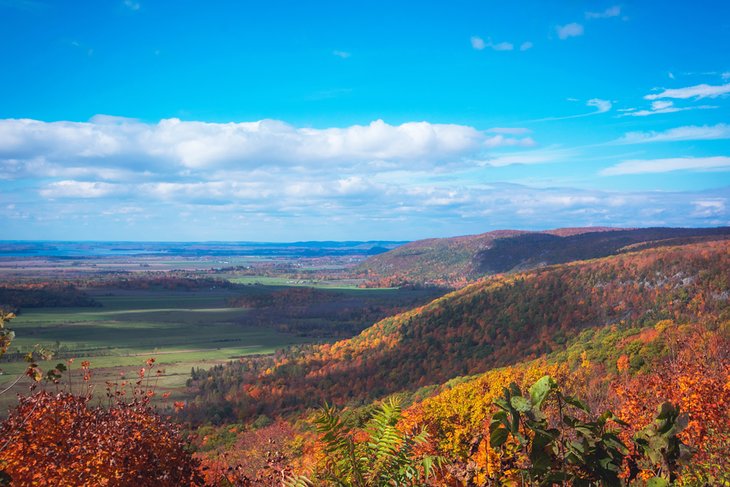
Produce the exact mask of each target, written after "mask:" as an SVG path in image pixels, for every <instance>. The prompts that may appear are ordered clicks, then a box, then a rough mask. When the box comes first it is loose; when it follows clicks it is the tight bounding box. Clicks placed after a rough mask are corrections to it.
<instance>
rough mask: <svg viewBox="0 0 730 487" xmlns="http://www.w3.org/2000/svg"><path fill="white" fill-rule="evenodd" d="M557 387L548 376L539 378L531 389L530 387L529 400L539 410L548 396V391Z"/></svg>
mask: <svg viewBox="0 0 730 487" xmlns="http://www.w3.org/2000/svg"><path fill="white" fill-rule="evenodd" d="M557 385H558V384H557V383H556V382H555V380H554V379H553V378H552V377H550V376H549V375H546V376H544V377H542V378H540V379H539V380H538V381H537V382H535V383H534V384H533V385H532V387H530V399H531V400H532V404H533V405H534V406H535V407H536V408H538V409H539V408H540V407H541V406H542V403H543V402H544V401H545V399H546V398H547V397H548V394H550V391H552V390H553V389H555V388H556V387H557Z"/></svg>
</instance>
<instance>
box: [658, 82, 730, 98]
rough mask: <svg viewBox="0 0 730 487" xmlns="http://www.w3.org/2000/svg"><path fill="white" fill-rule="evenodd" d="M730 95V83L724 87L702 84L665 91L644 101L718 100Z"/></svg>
mask: <svg viewBox="0 0 730 487" xmlns="http://www.w3.org/2000/svg"><path fill="white" fill-rule="evenodd" d="M728 93H730V83H728V84H724V85H707V84H701V85H695V86H688V87H686V88H674V89H665V90H663V91H661V92H660V93H653V94H650V95H646V96H645V97H644V99H645V100H658V99H661V98H675V99H680V100H686V99H688V98H694V99H696V100H699V99H702V98H717V97H718V96H723V95H727V94H728Z"/></svg>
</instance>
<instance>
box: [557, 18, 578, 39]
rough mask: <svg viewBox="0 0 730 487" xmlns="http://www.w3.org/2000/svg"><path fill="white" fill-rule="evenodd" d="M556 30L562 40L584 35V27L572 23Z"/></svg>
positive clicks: (560, 26)
mask: <svg viewBox="0 0 730 487" xmlns="http://www.w3.org/2000/svg"><path fill="white" fill-rule="evenodd" d="M555 30H556V32H557V33H558V37H559V38H560V39H561V40H565V39H568V38H570V37H578V36H582V35H583V26H582V25H581V24H578V23H576V22H572V23H570V24H566V25H559V26H557V27H556V28H555Z"/></svg>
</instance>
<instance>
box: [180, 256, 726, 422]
mask: <svg viewBox="0 0 730 487" xmlns="http://www.w3.org/2000/svg"><path fill="white" fill-rule="evenodd" d="M729 280H730V243H729V242H710V243H702V244H693V245H685V246H679V247H666V248H659V249H650V250H644V251H641V252H636V253H628V254H623V255H618V256H612V257H608V258H603V259H598V260H593V261H586V262H578V263H572V264H565V265H558V266H554V267H548V268H542V269H538V270H533V271H530V272H525V273H521V274H515V275H510V276H497V277H494V278H489V279H485V280H482V281H479V282H477V283H475V284H472V285H470V286H467V287H465V288H463V289H461V290H459V291H455V292H453V293H451V294H448V295H446V296H444V297H442V298H439V299H437V300H435V301H433V302H431V303H429V304H428V305H426V306H423V307H420V308H417V309H414V310H411V311H409V312H406V313H402V314H399V315H397V316H394V317H391V318H386V319H384V320H382V321H380V322H379V323H377V324H375V325H374V326H372V327H370V328H368V329H367V330H365V331H364V332H363V333H361V334H360V335H358V336H357V337H355V338H352V339H349V340H343V341H340V342H337V343H335V344H332V345H329V344H328V345H320V346H316V347H312V348H310V349H306V350H301V351H298V352H289V353H286V354H281V355H279V356H278V357H276V358H275V359H274V360H272V361H271V362H269V363H266V364H265V365H263V366H262V365H261V362H255V361H254V360H242V361H240V362H237V363H233V364H230V365H228V366H226V367H219V368H216V369H213V370H211V371H210V372H208V373H205V374H203V375H201V376H199V377H197V378H196V379H197V380H194V381H193V386H194V388H195V389H196V390H197V392H198V393H199V398H200V406H201V407H205V408H210V407H211V403H217V404H218V407H219V408H220V409H219V414H221V415H224V416H225V415H231V416H235V417H238V418H246V417H251V416H252V415H255V414H261V413H267V414H281V413H283V412H286V411H293V410H300V409H301V408H303V407H307V406H316V405H319V404H321V403H322V402H323V401H324V400H328V401H334V402H337V403H345V402H348V401H356V402H360V401H368V400H372V399H375V398H379V397H383V396H385V395H387V394H390V393H393V392H397V391H402V390H415V389H417V388H419V387H421V386H426V385H429V384H440V383H443V382H445V381H446V380H449V379H451V378H453V377H455V376H458V375H466V374H475V373H480V372H484V371H486V370H489V369H490V368H493V367H498V366H502V365H507V364H511V363H516V362H518V361H521V360H525V359H530V358H534V357H538V356H541V355H544V354H546V353H549V352H552V351H555V350H560V349H562V348H563V347H564V343H566V341H567V340H568V339H569V338H570V337H573V336H576V335H577V334H578V333H579V332H580V331H581V330H584V329H587V328H591V327H601V326H604V325H607V324H616V325H617V326H619V327H623V326H627V327H628V326H638V325H643V324H653V323H655V322H657V321H659V320H661V319H674V320H677V321H678V322H687V321H691V320H694V319H696V318H697V317H699V316H702V317H703V319H704V320H718V319H728V317H730V306H729V305H728V288H729ZM194 409H195V408H191V413H194Z"/></svg>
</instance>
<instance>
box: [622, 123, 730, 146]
mask: <svg viewBox="0 0 730 487" xmlns="http://www.w3.org/2000/svg"><path fill="white" fill-rule="evenodd" d="M716 139H730V125H728V124H725V123H718V124H716V125H687V126H684V127H676V128H673V129H669V130H665V131H662V132H657V131H650V132H629V133H627V134H626V135H624V136H623V137H621V138H620V139H618V141H617V142H618V143H620V144H641V143H645V142H674V141H681V140H716Z"/></svg>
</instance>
